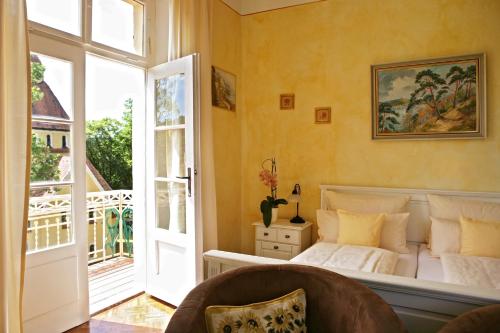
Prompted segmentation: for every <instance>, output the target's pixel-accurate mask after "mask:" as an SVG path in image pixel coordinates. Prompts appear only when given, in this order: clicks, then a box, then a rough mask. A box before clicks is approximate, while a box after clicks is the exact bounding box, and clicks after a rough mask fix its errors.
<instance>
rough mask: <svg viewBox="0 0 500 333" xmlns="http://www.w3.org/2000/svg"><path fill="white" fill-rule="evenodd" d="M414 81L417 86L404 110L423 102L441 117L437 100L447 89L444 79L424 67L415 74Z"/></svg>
mask: <svg viewBox="0 0 500 333" xmlns="http://www.w3.org/2000/svg"><path fill="white" fill-rule="evenodd" d="M415 83H416V84H418V88H417V89H416V90H415V91H414V92H413V93H412V94H411V97H410V102H409V103H408V107H407V108H406V111H407V112H409V111H410V110H411V109H412V108H414V107H416V106H417V105H420V104H422V103H424V104H426V105H427V106H429V107H430V108H431V110H432V111H433V112H434V113H435V115H436V116H437V117H438V118H441V113H440V112H439V102H440V100H441V98H442V97H443V96H445V95H446V93H447V92H448V90H449V87H448V85H447V83H446V81H445V80H444V79H443V78H441V76H440V75H439V74H437V73H434V72H433V71H432V70H430V69H426V70H423V71H421V72H419V73H418V74H417V76H416V77H415Z"/></svg>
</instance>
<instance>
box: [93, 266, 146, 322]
mask: <svg viewBox="0 0 500 333" xmlns="http://www.w3.org/2000/svg"><path fill="white" fill-rule="evenodd" d="M88 274H89V303H90V308H89V311H90V313H91V314H93V313H96V312H98V311H101V310H103V309H105V308H107V307H109V306H111V305H113V304H116V303H118V302H121V301H123V300H124V299H126V298H129V297H131V296H134V295H136V294H138V293H139V292H141V290H139V289H138V288H137V287H136V285H135V282H134V259H132V258H128V257H117V258H113V259H108V260H106V261H103V262H100V263H97V264H93V265H90V266H89V272H88Z"/></svg>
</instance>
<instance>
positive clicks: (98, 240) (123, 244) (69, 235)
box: [27, 190, 133, 264]
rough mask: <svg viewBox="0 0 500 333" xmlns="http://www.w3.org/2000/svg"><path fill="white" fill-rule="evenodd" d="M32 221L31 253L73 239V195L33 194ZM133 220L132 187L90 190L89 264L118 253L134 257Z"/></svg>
mask: <svg viewBox="0 0 500 333" xmlns="http://www.w3.org/2000/svg"><path fill="white" fill-rule="evenodd" d="M28 221H29V224H28V237H27V249H28V253H29V252H36V251H42V250H46V249H48V248H52V247H57V246H60V245H64V244H68V243H71V242H72V241H73V222H72V221H73V220H72V211H71V196H70V195H69V194H54V195H52V194H50V195H44V196H40V197H32V198H31V199H30V210H29V220H28ZM132 223H133V202H132V191H128V190H117V191H106V192H92V193H87V225H88V227H87V228H88V256H89V264H91V263H94V262H98V261H104V260H106V259H108V258H112V257H116V256H128V257H132V256H133V232H132Z"/></svg>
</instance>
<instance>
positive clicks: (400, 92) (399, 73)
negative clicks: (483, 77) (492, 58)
mask: <svg viewBox="0 0 500 333" xmlns="http://www.w3.org/2000/svg"><path fill="white" fill-rule="evenodd" d="M473 64H474V61H469V62H463V63H460V64H457V63H452V64H439V65H424V66H419V67H416V68H406V69H401V68H396V69H389V70H381V71H380V72H379V95H380V101H381V102H386V101H391V100H394V99H399V98H407V99H409V98H410V96H411V93H412V92H413V91H415V89H416V88H417V84H416V83H415V76H416V75H417V73H418V72H420V71H421V70H424V69H428V68H429V69H432V71H434V72H435V73H437V74H439V75H440V76H441V78H443V79H446V74H447V73H448V71H449V70H450V68H451V67H452V66H454V65H458V66H461V67H462V68H463V69H464V70H465V69H466V68H467V66H470V65H473Z"/></svg>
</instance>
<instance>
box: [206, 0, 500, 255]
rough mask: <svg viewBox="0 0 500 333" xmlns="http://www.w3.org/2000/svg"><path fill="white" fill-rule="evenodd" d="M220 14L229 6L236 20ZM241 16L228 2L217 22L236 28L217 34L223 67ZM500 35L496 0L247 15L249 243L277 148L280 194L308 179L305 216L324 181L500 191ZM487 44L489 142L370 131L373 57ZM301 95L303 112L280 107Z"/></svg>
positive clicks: (314, 7) (364, 3) (346, 5)
mask: <svg viewBox="0 0 500 333" xmlns="http://www.w3.org/2000/svg"><path fill="white" fill-rule="evenodd" d="M217 2H218V1H217ZM219 7H220V6H219ZM217 15H224V16H223V19H224V22H218V19H217ZM233 16H234V15H232V14H231V13H230V12H229V11H228V10H225V11H224V12H222V10H221V12H216V17H215V19H214V22H215V24H216V26H217V25H222V26H223V27H226V28H227V29H224V30H225V37H226V39H224V38H220V37H219V38H216V39H215V40H214V43H215V44H214V52H215V54H216V55H217V56H216V57H214V64H216V65H219V66H221V67H223V68H224V67H231V66H235V68H237V66H236V65H235V63H237V60H235V59H234V58H233V57H234V56H235V55H237V54H238V51H237V50H235V51H234V49H233V48H234V47H236V45H234V46H231V47H230V48H228V47H227V45H228V43H229V41H228V39H230V38H235V36H237V34H238V32H237V31H233V30H231V29H229V28H230V27H231V28H234V27H237V25H238V24H237V23H231V25H229V24H230V23H229V21H230V22H233V21H234V18H233ZM220 18H221V17H219V19H220ZM219 29H220V27H219ZM235 30H236V29H235ZM499 38H500V2H499V1H496V0H491V1H488V0H481V1H477V0H468V1H466V0H448V1H445V0H442V1H437V0H426V1H423V0H411V1H410V0H405V1H401V0H384V1H374V0H356V1H334V0H329V1H324V2H319V3H315V4H310V5H304V6H297V7H292V8H287V9H282V10H276V11H271V12H267V13H261V14H255V15H249V16H244V17H241V43H242V44H241V76H239V78H241V79H242V83H241V84H240V89H239V92H240V97H241V95H243V97H242V99H240V101H241V102H242V103H240V108H239V110H238V111H237V114H236V117H241V118H242V119H241V176H242V182H241V189H240V191H241V200H242V201H241V202H242V217H241V250H242V251H244V252H252V251H253V247H254V244H253V230H252V227H251V225H250V224H251V222H253V221H254V220H256V219H258V218H259V217H260V215H259V208H258V207H259V202H260V201H261V200H262V199H263V198H264V196H265V195H266V194H267V189H266V188H265V187H264V186H263V185H261V184H260V183H259V181H258V178H257V173H258V171H259V168H260V163H261V161H262V160H263V159H265V158H268V157H271V156H275V157H276V158H277V161H278V174H279V182H280V183H279V188H278V194H279V195H280V196H287V195H288V194H289V193H290V192H291V190H292V186H293V184H294V183H295V182H299V183H300V184H301V185H302V190H303V196H304V202H303V204H302V205H301V215H303V216H304V217H306V218H307V219H311V220H315V209H317V208H318V206H319V189H318V185H319V184H333V183H335V184H347V185H367V186H387V187H412V188H437V189H456V190H477V191H500V135H499V131H498V129H500V111H499V110H498V108H499V107H500V101H499V100H500V83H499V82H500V43H499ZM223 50H224V51H226V53H227V54H225V55H223V54H222V53H223V52H222V51H223ZM233 51H234V52H233ZM230 52H233V53H234V54H229V53H230ZM480 52H485V53H486V55H487V77H488V85H487V96H488V99H487V102H488V132H489V133H488V138H487V139H486V140H455V141H452V140H445V141H437V140H435V141H394V142H380V141H372V140H371V139H370V136H371V133H370V131H371V127H370V126H371V125H370V121H371V120H370V117H371V115H370V114H371V97H370V91H371V88H370V85H371V83H370V65H372V64H380V63H390V62H398V61H406V60H418V59H425V58H434V57H447V56H454V55H463V54H471V53H480ZM229 58H230V59H229ZM223 61H224V62H226V63H223ZM235 71H236V70H235ZM240 81H241V80H240ZM289 92H292V93H295V96H296V107H295V110H293V111H280V110H279V107H278V97H279V94H280V93H289ZM241 104H242V105H241ZM317 106H331V107H332V110H333V117H332V124H330V125H315V124H314V118H313V110H314V107H317ZM214 117H215V123H216V124H215V127H216V131H217V130H220V129H229V128H231V129H233V126H230V125H232V124H233V123H236V122H237V120H236V119H229V118H230V117H231V115H229V114H227V113H226V114H222V113H220V114H218V113H217V112H216V113H215V114H214ZM223 117H225V118H224V119H223ZM218 135H219V137H218V138H217V139H216V140H215V143H216V145H217V146H216V152H217V153H216V165H217V166H219V167H220V166H221V164H222V163H224V162H227V161H228V160H229V156H231V157H232V156H234V154H233V152H234V151H236V150H237V149H238V146H237V144H236V142H237V141H234V142H233V141H232V140H231V142H230V140H225V139H224V138H225V136H226V135H227V134H225V133H224V134H223V133H219V134H218ZM223 135H224V136H223ZM231 135H234V138H236V136H237V133H233V132H231ZM235 140H236V139H235ZM228 145H229V146H228ZM223 152H227V153H223ZM229 152H231V153H229ZM237 164H238V163H237V162H236V163H235V164H232V165H231V166H226V167H227V168H231V173H230V174H228V175H231V176H235V175H237V174H238V171H237V170H235V169H233V168H236V166H237ZM220 171H221V170H220V169H219V173H218V183H217V184H218V187H217V191H218V202H219V207H218V208H219V216H225V218H224V221H222V225H220V227H219V229H222V230H221V231H220V232H219V237H220V238H219V239H220V242H221V244H224V243H225V242H227V241H228V237H233V235H232V232H233V231H235V230H236V229H237V228H236V227H234V226H232V225H231V229H230V230H224V229H225V228H227V227H229V221H228V217H229V215H231V217H233V216H235V215H236V214H234V212H233V211H232V210H231V214H229V213H228V212H226V211H223V212H221V211H220V210H221V205H225V204H228V203H221V201H222V200H224V198H228V197H231V193H234V194H233V195H234V196H235V197H236V196H237V193H238V190H239V189H238V187H237V185H235V184H231V185H229V184H224V186H222V185H221V173H220ZM232 180H233V178H232V177H226V178H225V181H226V182H232ZM233 188H234V192H231V191H233ZM293 212H294V211H293V207H291V206H288V207H285V208H283V209H281V210H280V214H281V215H282V216H283V217H288V216H291V215H292V214H293ZM219 222H221V221H220V220H219Z"/></svg>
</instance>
